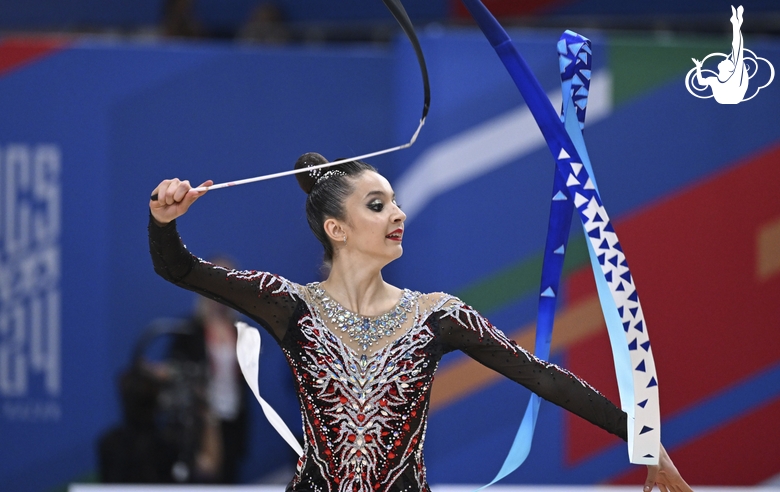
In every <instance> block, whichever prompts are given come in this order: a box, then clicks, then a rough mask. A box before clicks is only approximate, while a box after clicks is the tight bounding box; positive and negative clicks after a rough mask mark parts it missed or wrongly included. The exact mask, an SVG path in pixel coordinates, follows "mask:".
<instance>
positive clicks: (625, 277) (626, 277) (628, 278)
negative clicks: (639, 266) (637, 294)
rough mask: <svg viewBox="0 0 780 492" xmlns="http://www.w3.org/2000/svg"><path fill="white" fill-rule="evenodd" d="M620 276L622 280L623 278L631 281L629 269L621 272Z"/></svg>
mask: <svg viewBox="0 0 780 492" xmlns="http://www.w3.org/2000/svg"><path fill="white" fill-rule="evenodd" d="M620 278H622V279H623V280H625V281H626V282H631V272H630V271H628V270H626V272H625V273H623V274H622V275H621V276H620Z"/></svg>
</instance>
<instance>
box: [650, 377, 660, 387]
mask: <svg viewBox="0 0 780 492" xmlns="http://www.w3.org/2000/svg"><path fill="white" fill-rule="evenodd" d="M653 386H658V382H657V381H656V380H655V377H652V378H650V382H649V383H647V387H648V388H652V387H653Z"/></svg>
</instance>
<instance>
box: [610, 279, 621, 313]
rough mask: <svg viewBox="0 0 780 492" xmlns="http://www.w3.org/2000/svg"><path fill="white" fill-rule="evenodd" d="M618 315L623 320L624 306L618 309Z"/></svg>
mask: <svg viewBox="0 0 780 492" xmlns="http://www.w3.org/2000/svg"><path fill="white" fill-rule="evenodd" d="M610 273H611V272H610ZM618 314H619V315H620V317H621V318H622V317H623V306H620V307H619V308H618Z"/></svg>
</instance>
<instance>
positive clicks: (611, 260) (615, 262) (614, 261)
mask: <svg viewBox="0 0 780 492" xmlns="http://www.w3.org/2000/svg"><path fill="white" fill-rule="evenodd" d="M604 241H606V239H605V240H604ZM617 260H618V257H617V255H615V256H613V257H612V258H610V259H609V262H610V263H612V264H613V265H614V266H617V264H618V261H617Z"/></svg>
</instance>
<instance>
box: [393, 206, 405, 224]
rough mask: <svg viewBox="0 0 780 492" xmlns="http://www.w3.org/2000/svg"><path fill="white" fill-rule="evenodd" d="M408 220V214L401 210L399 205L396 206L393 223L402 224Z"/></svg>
mask: <svg viewBox="0 0 780 492" xmlns="http://www.w3.org/2000/svg"><path fill="white" fill-rule="evenodd" d="M405 220H406V214H405V213H404V211H403V210H401V209H400V208H399V207H398V205H395V213H394V214H393V222H395V223H402V222H403V221H405Z"/></svg>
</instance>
